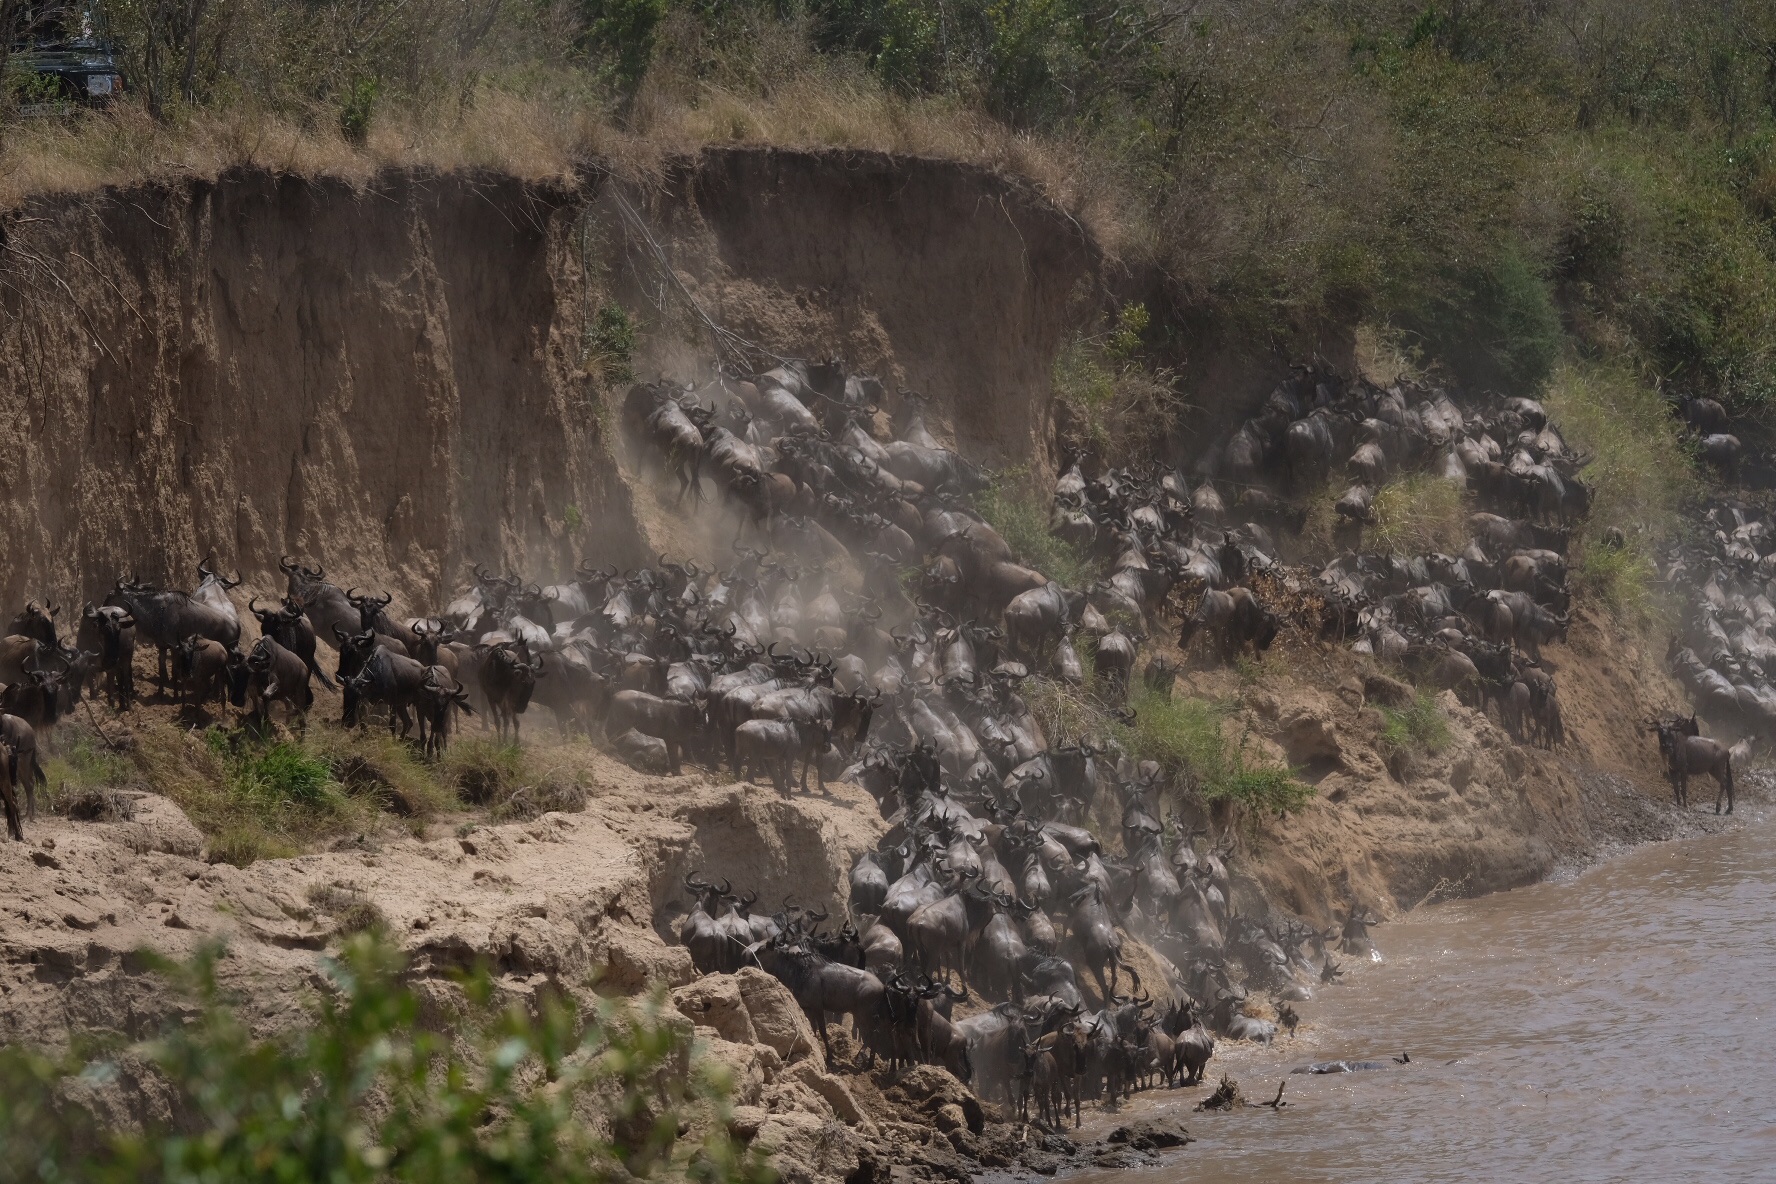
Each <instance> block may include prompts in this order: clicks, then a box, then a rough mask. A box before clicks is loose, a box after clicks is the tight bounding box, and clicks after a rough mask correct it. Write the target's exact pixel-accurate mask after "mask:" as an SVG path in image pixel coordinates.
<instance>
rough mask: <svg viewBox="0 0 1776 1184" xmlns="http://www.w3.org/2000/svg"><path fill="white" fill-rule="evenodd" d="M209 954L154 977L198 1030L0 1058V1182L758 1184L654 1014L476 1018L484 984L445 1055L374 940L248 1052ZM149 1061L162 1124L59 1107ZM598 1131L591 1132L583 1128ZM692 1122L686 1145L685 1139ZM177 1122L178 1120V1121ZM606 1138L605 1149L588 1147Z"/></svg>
mask: <svg viewBox="0 0 1776 1184" xmlns="http://www.w3.org/2000/svg"><path fill="white" fill-rule="evenodd" d="M220 957H221V951H220V949H219V948H210V949H208V950H206V951H205V952H204V953H202V954H200V955H199V956H198V957H197V959H196V960H194V961H193V962H192V963H190V964H187V965H182V966H180V965H172V964H166V963H161V964H159V969H160V971H161V973H163V974H165V975H166V976H168V977H169V978H171V979H172V980H173V981H174V982H175V984H177V985H178V986H179V987H180V988H181V989H182V990H183V991H185V992H186V993H187V994H188V995H189V996H190V997H191V999H192V1003H193V1006H194V1011H195V1014H194V1016H193V1018H191V1019H190V1020H189V1021H188V1022H186V1023H184V1024H183V1025H181V1026H178V1027H175V1028H173V1029H171V1030H169V1031H168V1032H167V1033H166V1034H165V1035H164V1036H162V1037H161V1038H159V1039H157V1040H153V1041H149V1042H147V1043H144V1044H140V1045H136V1046H133V1047H129V1048H116V1049H113V1050H111V1055H110V1056H107V1055H104V1054H103V1053H101V1054H100V1055H96V1056H95V1055H89V1056H82V1055H80V1054H79V1053H78V1052H75V1053H70V1054H68V1055H67V1056H64V1057H52V1056H49V1055H46V1054H43V1053H38V1052H33V1051H30V1050H28V1049H24V1048H21V1047H18V1046H9V1047H7V1048H5V1049H0V1146H4V1147H5V1148H6V1157H5V1161H4V1163H3V1164H0V1178H4V1179H20V1180H38V1181H51V1180H80V1181H90V1182H92V1184H107V1182H110V1181H117V1182H124V1181H127V1182H130V1184H154V1182H158V1181H167V1182H169V1184H170V1182H173V1181H200V1180H216V1181H222V1180H267V1181H272V1180H288V1181H331V1182H334V1184H350V1182H353V1181H365V1182H370V1181H377V1182H385V1181H388V1182H392V1181H424V1182H426V1184H453V1182H458V1181H460V1182H462V1184H471V1182H476V1184H478V1182H481V1181H491V1180H500V1181H508V1182H511V1184H520V1182H524V1181H537V1182H539V1184H541V1182H544V1181H547V1182H549V1184H555V1182H564V1184H573V1182H575V1181H587V1182H590V1181H599V1182H603V1181H616V1180H624V1179H629V1178H631V1177H632V1176H633V1175H642V1174H648V1173H650V1172H659V1173H661V1174H662V1175H666V1176H673V1177H678V1176H685V1175H689V1176H690V1177H692V1178H695V1179H698V1180H700V1181H703V1182H704V1184H725V1182H728V1181H733V1182H736V1184H742V1182H744V1184H764V1182H765V1181H768V1180H769V1179H770V1178H771V1172H770V1170H769V1169H768V1168H767V1167H766V1166H765V1164H764V1161H763V1159H762V1157H761V1156H760V1155H758V1154H757V1153H755V1152H750V1151H743V1150H741V1149H739V1148H737V1147H736V1146H735V1145H734V1144H733V1143H731V1142H730V1141H729V1139H728V1137H727V1135H726V1127H725V1123H724V1121H723V1120H724V1118H725V1115H726V1096H725V1092H724V1089H725V1085H724V1083H723V1082H721V1081H719V1080H717V1079H716V1078H715V1077H713V1076H704V1075H699V1074H697V1073H696V1072H694V1071H693V1070H692V1069H691V1068H690V1067H689V1066H688V1065H687V1052H688V1049H687V1048H686V1043H685V1035H686V1033H682V1032H681V1031H680V1030H679V1029H678V1028H677V1027H675V1026H674V1024H673V1023H672V1022H669V1021H667V1020H666V1019H665V1018H663V1016H662V1008H663V998H662V996H660V995H656V996H654V997H653V998H652V999H651V1000H650V1001H649V1002H648V1003H647V1004H646V1005H645V1006H643V1007H641V1008H639V1009H631V1008H628V1007H626V1006H623V1005H615V1004H613V1005H612V1006H610V1007H609V1008H608V1009H607V1010H605V1011H604V1012H602V1013H601V1014H599V1015H596V1016H587V1015H582V1014H581V1013H579V1012H578V1011H577V1010H576V1008H575V1007H574V1005H573V1003H572V1002H571V1001H570V1000H569V999H567V998H566V997H564V996H562V995H560V994H548V995H544V996H540V997H539V999H538V1001H537V1004H536V1005H535V1006H534V1008H530V1009H527V1008H525V1007H523V1006H521V1005H519V1004H516V1003H514V1004H512V1005H511V1006H510V1007H508V1008H505V1009H503V1010H501V1009H496V1008H495V1007H493V1006H492V984H491V981H490V980H489V979H488V978H487V976H486V975H485V974H482V975H479V976H476V977H473V978H470V979H468V980H466V981H465V983H464V986H465V988H466V998H467V1001H468V1003H469V1005H470V1008H471V1014H470V1016H469V1019H468V1023H467V1024H466V1026H465V1030H464V1031H463V1032H462V1033H460V1034H459V1035H458V1036H457V1037H456V1038H453V1037H452V1035H451V1034H449V1033H439V1032H435V1031H430V1030H427V1029H426V1028H423V1027H421V1025H420V1005H419V999H418V997H417V996H416V995H415V994H414V993H413V991H412V990H411V989H410V988H409V987H407V986H406V985H405V984H404V983H403V981H402V979H401V974H402V971H403V969H404V966H403V960H402V957H401V955H400V954H399V952H398V951H397V950H396V949H395V947H393V946H391V945H389V944H387V943H385V942H384V941H383V940H381V939H380V938H379V937H377V936H375V935H374V934H366V935H364V936H360V937H356V938H353V939H351V940H350V941H348V942H347V943H346V945H345V947H344V950H343V953H342V954H341V956H340V957H339V959H338V960H337V961H333V962H329V963H327V964H326V969H327V974H328V978H329V980H330V989H329V990H328V991H326V992H324V993H323V995H322V997H321V999H320V1000H319V1002H318V1004H317V1006H316V1008H315V1013H314V1016H313V1024H312V1026H310V1027H308V1028H306V1029H304V1030H299V1031H292V1032H288V1033H284V1034H281V1035H277V1036H272V1037H269V1038H264V1039H261V1038H258V1037H255V1036H254V1035H253V1033H252V1031H251V1030H250V1029H249V1028H248V1026H247V1025H246V1024H245V1023H244V1022H243V1021H242V1020H241V1019H240V1018H238V1017H237V1016H236V1015H235V1013H234V1011H233V1010H232V1008H231V1007H230V1006H229V1005H228V1003H227V1001H226V1000H225V999H224V997H223V995H222V993H221V991H220V989H219V988H218V986H217V982H216V973H215V971H216V963H217V961H218V959H219V958H220ZM120 1053H127V1054H129V1055H130V1056H132V1057H135V1058H140V1059H142V1060H145V1061H147V1062H148V1063H149V1064H150V1065H152V1066H153V1067H154V1069H155V1070H156V1072H157V1073H158V1075H159V1076H160V1078H161V1079H162V1082H163V1088H164V1089H165V1090H166V1091H167V1092H166V1101H167V1103H168V1106H167V1107H166V1108H165V1109H163V1110H162V1111H161V1112H162V1113H169V1112H170V1113H171V1114H175V1115H180V1116H183V1117H182V1118H181V1120H180V1121H178V1122H177V1123H171V1122H168V1121H166V1120H161V1121H155V1120H153V1119H150V1120H149V1123H148V1125H147V1126H146V1127H145V1128H144V1129H142V1130H136V1131H125V1130H115V1129H106V1128H105V1127H103V1126H102V1125H101V1124H100V1122H99V1121H97V1119H95V1117H94V1116H93V1115H92V1114H90V1113H89V1112H88V1111H87V1110H86V1109H84V1108H83V1107H82V1106H81V1105H80V1104H79V1102H78V1100H77V1099H78V1098H79V1097H80V1096H82V1095H81V1092H80V1091H78V1090H74V1091H70V1090H68V1089H67V1086H68V1084H69V1083H70V1082H71V1080H72V1079H75V1078H80V1079H83V1080H84V1081H86V1082H95V1083H99V1082H104V1081H105V1080H107V1079H109V1078H111V1077H113V1076H115V1074H116V1072H117V1069H116V1067H115V1061H114V1060H113V1059H111V1058H112V1057H114V1056H115V1055H117V1054H120ZM588 1112H591V1113H593V1114H598V1115H602V1117H603V1119H604V1121H603V1122H600V1123H597V1124H595V1123H594V1122H590V1121H588V1118H587V1114H588ZM698 1114H701V1115H703V1116H705V1117H706V1118H708V1119H709V1120H710V1121H709V1122H708V1126H709V1130H710V1133H709V1134H708V1136H707V1137H706V1138H704V1139H703V1140H702V1141H701V1142H700V1143H698V1144H697V1145H695V1146H686V1145H685V1144H684V1143H683V1142H682V1141H681V1137H680V1123H681V1121H682V1120H684V1119H686V1118H688V1117H691V1116H694V1115H698ZM186 1119H188V1121H187V1120H186ZM600 1127H608V1131H605V1130H602V1129H598V1128H600Z"/></svg>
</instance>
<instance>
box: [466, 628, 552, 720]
mask: <svg viewBox="0 0 1776 1184" xmlns="http://www.w3.org/2000/svg"><path fill="white" fill-rule="evenodd" d="M475 651H476V652H477V653H479V654H481V655H483V657H482V662H481V674H480V678H481V694H482V695H483V696H485V697H486V699H487V714H488V715H490V716H492V717H493V726H494V728H495V730H496V732H497V733H498V735H499V738H500V739H501V740H504V739H505V738H506V729H507V728H508V727H510V728H511V731H512V741H513V742H514V743H516V742H517V740H518V717H519V716H521V715H523V714H524V712H525V710H526V709H527V708H529V706H530V696H531V694H532V693H533V692H534V691H535V690H536V682H537V677H538V675H539V673H540V669H541V667H540V664H538V663H533V662H531V661H529V660H527V655H526V652H525V647H524V646H523V644H522V643H521V642H512V641H502V642H500V643H499V644H498V645H493V646H476V647H475Z"/></svg>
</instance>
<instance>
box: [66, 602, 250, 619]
mask: <svg viewBox="0 0 1776 1184" xmlns="http://www.w3.org/2000/svg"><path fill="white" fill-rule="evenodd" d="M247 611H248V612H250V613H252V614H253V615H254V616H255V617H258V618H259V619H260V620H262V621H263V620H264V619H265V618H266V617H269V616H271V615H272V614H271V613H269V612H268V613H264V614H261V613H260V612H259V598H258V597H257V596H249V597H247ZM87 615H88V616H91V615H92V614H91V613H88V614H87Z"/></svg>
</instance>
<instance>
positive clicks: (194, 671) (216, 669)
mask: <svg viewBox="0 0 1776 1184" xmlns="http://www.w3.org/2000/svg"><path fill="white" fill-rule="evenodd" d="M237 629H238V626H237ZM229 653H230V651H229V648H228V647H227V646H224V645H223V644H222V643H221V642H219V641H212V640H211V639H209V638H207V637H201V636H199V635H198V634H196V633H191V634H187V635H186V636H185V637H183V638H181V639H180V640H179V644H178V646H177V647H176V648H175V649H174V650H173V683H174V685H175V686H176V687H177V689H178V699H179V703H180V705H181V706H185V707H202V706H203V705H204V704H205V703H208V702H210V701H211V700H212V699H214V700H216V701H218V702H221V703H227V702H228V701H229V699H230V698H231V696H230V694H229V691H230V687H229V684H228V661H229Z"/></svg>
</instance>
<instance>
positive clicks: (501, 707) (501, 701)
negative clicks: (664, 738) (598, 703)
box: [414, 641, 621, 743]
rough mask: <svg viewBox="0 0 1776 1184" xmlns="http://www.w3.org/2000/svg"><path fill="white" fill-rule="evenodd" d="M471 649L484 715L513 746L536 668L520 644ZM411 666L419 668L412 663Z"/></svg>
mask: <svg viewBox="0 0 1776 1184" xmlns="http://www.w3.org/2000/svg"><path fill="white" fill-rule="evenodd" d="M475 648H476V652H477V653H479V654H481V657H482V661H481V673H480V679H481V693H482V695H483V696H485V697H486V700H487V714H488V715H490V716H492V717H493V725H494V729H495V731H496V732H497V733H498V735H499V738H500V739H501V740H504V739H505V738H506V731H507V729H508V728H509V729H510V730H511V733H512V741H513V743H517V740H518V717H519V716H521V715H523V714H524V712H525V709H526V708H528V707H529V706H530V697H531V694H532V692H534V691H535V689H536V682H537V678H538V676H539V666H538V664H536V663H533V662H531V661H530V660H529V659H528V655H527V654H526V653H525V649H524V646H523V645H522V643H518V642H509V641H507V642H500V643H498V644H497V645H492V646H485V647H483V646H476V647H475ZM414 665H415V666H418V665H419V664H418V663H417V662H415V663H414ZM618 730H619V731H621V729H618Z"/></svg>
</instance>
